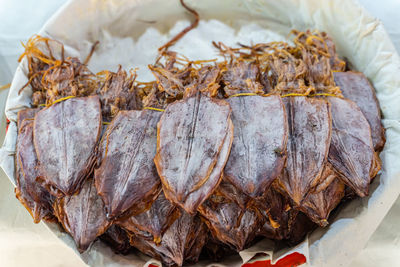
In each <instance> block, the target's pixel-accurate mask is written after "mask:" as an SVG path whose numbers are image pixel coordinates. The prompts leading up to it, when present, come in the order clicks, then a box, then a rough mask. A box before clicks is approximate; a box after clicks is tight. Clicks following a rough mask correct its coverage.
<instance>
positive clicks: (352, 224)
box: [0, 0, 400, 266]
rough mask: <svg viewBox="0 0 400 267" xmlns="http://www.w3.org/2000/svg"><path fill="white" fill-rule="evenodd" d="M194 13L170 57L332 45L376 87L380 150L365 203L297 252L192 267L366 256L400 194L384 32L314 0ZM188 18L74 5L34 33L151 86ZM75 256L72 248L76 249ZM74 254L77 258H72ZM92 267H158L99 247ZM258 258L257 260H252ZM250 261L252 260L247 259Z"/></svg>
mask: <svg viewBox="0 0 400 267" xmlns="http://www.w3.org/2000/svg"><path fill="white" fill-rule="evenodd" d="M186 3H187V4H188V5H189V6H191V7H193V8H194V9H196V10H197V11H198V12H199V13H200V17H201V18H202V21H201V22H200V25H199V27H198V28H197V29H195V30H193V31H191V32H189V33H188V34H187V35H186V36H185V37H184V38H182V39H181V40H180V41H179V42H178V43H177V44H176V45H175V46H173V47H172V48H171V50H174V51H177V52H179V53H182V54H184V55H185V56H187V57H188V58H190V59H193V60H196V59H207V58H208V59H211V58H218V54H217V51H216V50H215V49H214V48H213V47H212V45H211V41H222V42H224V43H225V44H227V45H230V46H235V45H236V44H237V43H238V42H240V43H244V44H249V43H258V42H269V41H277V40H288V39H289V40H290V37H289V32H290V30H291V29H298V30H306V29H318V30H320V31H326V32H328V34H329V35H330V36H332V37H333V39H334V41H335V43H336V46H337V50H338V52H339V54H340V56H341V57H345V58H347V59H348V60H349V61H350V62H351V63H352V66H353V67H354V68H355V69H357V70H359V71H362V72H364V73H365V75H367V77H368V78H369V79H370V80H371V82H372V83H373V84H374V86H375V88H376V91H377V97H378V99H379V101H380V104H381V109H382V112H383V116H384V120H383V123H384V126H385V128H386V139H387V143H386V146H385V149H384V151H383V152H382V153H381V159H382V163H383V166H382V172H381V174H380V176H379V177H378V178H376V179H375V180H374V182H373V184H372V185H371V190H370V192H371V193H370V196H369V197H367V198H363V199H357V200H354V201H352V202H350V203H348V204H346V205H345V206H343V207H341V208H340V210H339V211H338V212H337V213H335V214H334V215H333V218H331V219H332V220H331V223H330V225H329V226H328V227H327V228H324V229H322V228H321V229H317V230H316V231H314V232H313V233H311V234H310V235H309V236H308V238H307V239H306V240H305V241H304V242H302V243H301V244H299V245H298V246H296V247H294V248H287V249H284V250H279V251H274V248H273V244H272V243H271V242H269V241H267V240H264V241H261V242H259V243H258V244H256V245H254V246H253V247H251V248H249V249H247V250H244V251H242V252H240V257H239V256H234V257H231V258H229V259H226V260H225V261H223V262H221V263H219V264H212V263H211V262H200V263H198V264H196V265H195V266H205V265H211V264H212V265H213V266H240V265H241V264H242V263H244V262H247V261H249V260H251V259H252V258H253V256H255V254H257V253H259V252H263V253H264V255H265V256H261V258H263V259H267V258H271V259H272V262H273V263H274V262H276V261H277V260H279V259H280V258H282V257H284V256H285V255H287V254H290V253H293V252H299V253H302V254H303V255H305V256H306V258H307V264H308V265H310V266H346V265H348V264H350V263H351V260H352V258H353V257H354V256H355V255H356V254H357V253H358V252H359V251H360V250H361V249H362V248H363V247H364V245H365V244H366V242H367V241H368V239H369V238H370V236H371V235H372V233H373V232H374V231H375V229H376V228H377V226H378V225H379V223H380V222H381V221H382V219H383V217H384V216H385V214H386V213H387V212H388V210H389V209H390V207H391V206H392V204H393V202H394V201H395V200H396V198H397V196H398V195H399V192H400V179H399V178H400V165H399V164H397V163H398V162H400V160H399V159H400V123H399V119H400V105H398V104H397V103H399V101H400V76H398V73H399V71H400V58H399V56H398V55H397V54H396V52H395V49H394V47H393V44H392V43H391V41H390V39H389V37H388V35H387V33H386V32H385V30H384V29H383V26H382V24H381V23H380V22H379V21H378V20H376V19H374V18H373V17H371V16H370V15H369V14H367V13H366V11H365V10H364V9H363V8H362V7H361V6H360V5H359V4H358V3H357V2H355V1H348V0H337V1H319V0H309V1H300V0H281V1H273V0H246V1H242V0H219V1H215V0H202V1H195V0H190V1H189V0H187V1H186ZM189 19H190V17H189V14H188V13H187V12H185V10H184V9H183V8H182V7H181V6H180V4H179V1H178V0H135V1H132V0H120V1H114V0H108V1H107V0H91V1H79V0H71V1H69V2H67V3H66V4H65V5H64V6H63V8H61V9H60V10H59V11H58V12H57V13H56V14H54V16H53V17H52V18H51V19H50V20H49V21H48V22H47V23H46V25H45V26H44V27H43V29H42V30H41V31H40V32H39V34H41V35H44V36H48V37H51V38H54V39H57V40H59V41H61V42H62V43H64V44H65V47H66V55H67V56H78V57H80V58H81V59H83V58H85V57H86V55H87V54H88V53H89V50H90V48H91V46H92V44H93V43H94V42H95V41H97V40H99V41H100V46H99V47H98V49H97V50H96V52H95V54H94V55H93V57H92V59H91V61H90V63H89V68H90V69H91V70H92V71H93V72H97V71H100V70H103V69H109V70H116V69H117V67H118V64H121V65H122V66H123V67H124V68H126V69H127V68H139V70H138V74H139V80H141V81H148V80H152V79H154V78H153V77H152V75H151V73H150V72H149V71H148V70H147V64H150V63H152V62H154V60H155V57H156V55H157V48H158V47H159V46H161V45H162V44H164V43H165V42H166V41H168V40H169V39H170V38H171V37H172V36H174V35H175V34H176V33H177V32H179V31H180V30H181V29H182V28H184V27H185V26H187V25H188V24H189V21H188V20H189ZM26 74H27V66H26V61H25V60H23V61H22V62H21V64H20V65H19V67H18V68H17V71H16V74H15V76H14V79H13V83H12V86H11V89H10V94H9V97H8V100H7V104H6V116H7V117H8V118H9V119H10V120H11V123H10V126H9V130H8V133H7V136H6V139H5V142H4V144H3V147H2V148H1V151H0V160H1V167H2V168H3V170H4V171H5V172H6V174H7V175H8V177H9V178H10V180H11V182H13V183H14V184H15V179H14V158H13V154H14V151H15V142H16V135H17V132H16V125H15V120H16V118H17V112H18V110H20V109H22V108H25V107H29V106H30V96H31V94H32V92H31V90H30V88H27V89H26V90H24V91H23V93H22V94H20V95H18V90H19V89H20V88H21V87H22V86H23V85H24V84H25V83H26V82H27V78H26ZM47 226H48V227H49V228H50V230H51V231H52V232H53V233H54V234H56V235H57V236H58V237H59V238H60V239H62V240H63V241H64V242H66V243H67V244H68V245H69V246H71V247H73V248H75V245H74V242H73V240H72V239H71V238H70V236H69V235H68V234H66V233H64V232H63V231H61V229H60V228H59V226H58V225H57V224H49V223H48V224H47ZM75 250H76V249H75ZM77 253H78V252H77ZM81 257H82V259H83V260H84V261H85V262H86V263H88V264H89V265H91V266H128V265H129V266H132V265H133V266H143V265H145V266H148V264H149V263H157V261H154V260H151V259H149V258H148V257H146V256H144V255H142V254H137V255H129V256H120V255H115V254H114V253H112V252H111V250H110V249H109V248H108V247H106V246H105V245H103V244H102V243H101V242H96V243H94V245H93V246H92V247H91V248H90V250H89V251H87V252H85V253H83V254H81ZM257 257H258V258H259V259H260V256H257ZM253 260H254V259H253Z"/></svg>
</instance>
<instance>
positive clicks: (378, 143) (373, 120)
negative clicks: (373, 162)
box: [334, 71, 385, 151]
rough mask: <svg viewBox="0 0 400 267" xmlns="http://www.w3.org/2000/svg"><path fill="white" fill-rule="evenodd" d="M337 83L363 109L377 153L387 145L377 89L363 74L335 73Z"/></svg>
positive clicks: (343, 92)
mask: <svg viewBox="0 0 400 267" xmlns="http://www.w3.org/2000/svg"><path fill="white" fill-rule="evenodd" d="M334 77H335V82H336V84H337V85H338V86H340V89H341V91H342V94H343V96H344V97H346V98H348V99H350V100H352V101H354V102H355V103H356V104H357V106H358V107H359V108H360V109H361V111H362V113H363V114H364V116H365V118H366V119H367V121H368V123H369V125H370V126H371V135H372V143H373V145H374V148H375V150H376V151H381V150H382V149H383V146H384V144H385V129H384V128H383V126H382V122H381V111H380V108H379V103H378V100H377V98H376V95H375V89H374V87H373V86H372V85H371V83H370V82H369V81H368V79H367V77H365V75H364V74H363V73H361V72H354V71H346V72H335V73H334Z"/></svg>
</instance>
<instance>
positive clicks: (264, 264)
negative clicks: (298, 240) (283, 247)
mask: <svg viewBox="0 0 400 267" xmlns="http://www.w3.org/2000/svg"><path fill="white" fill-rule="evenodd" d="M306 261H307V260H306V257H305V256H304V255H303V254H300V253H297V252H294V253H292V254H289V255H287V256H286V257H284V258H282V259H280V260H279V261H277V262H276V263H275V264H271V260H266V261H256V262H253V263H246V264H243V265H242V267H296V266H299V265H301V264H304V263H306Z"/></svg>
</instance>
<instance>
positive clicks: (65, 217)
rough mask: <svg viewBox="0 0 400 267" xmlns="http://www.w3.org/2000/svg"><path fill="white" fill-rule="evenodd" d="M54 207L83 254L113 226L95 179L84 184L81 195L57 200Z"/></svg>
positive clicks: (55, 212)
mask: <svg viewBox="0 0 400 267" xmlns="http://www.w3.org/2000/svg"><path fill="white" fill-rule="evenodd" d="M53 207H54V214H55V215H56V216H57V218H58V220H59V221H60V223H61V224H62V225H63V227H64V229H65V230H66V231H67V232H68V233H70V234H71V236H72V237H73V239H74V240H75V243H76V245H77V247H78V250H79V252H81V253H82V252H84V251H85V250H87V249H88V248H89V246H90V245H91V244H92V243H93V241H94V240H95V239H96V238H97V237H98V236H100V235H102V234H103V233H104V232H105V231H106V230H107V228H108V227H109V226H110V225H111V223H110V222H109V221H108V220H107V218H106V214H105V212H104V204H103V201H102V200H101V198H100V196H99V195H98V194H97V191H96V187H95V186H94V180H93V178H90V179H87V180H86V181H85V182H84V184H83V186H82V189H81V190H80V191H79V193H77V194H74V195H72V196H65V197H63V198H58V199H56V200H55V202H54V205H53Z"/></svg>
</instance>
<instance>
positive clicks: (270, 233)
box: [257, 184, 298, 240]
mask: <svg viewBox="0 0 400 267" xmlns="http://www.w3.org/2000/svg"><path fill="white" fill-rule="evenodd" d="M257 207H258V208H259V210H260V211H261V212H262V214H263V216H264V217H265V223H264V224H263V226H262V227H261V228H260V229H259V231H258V234H259V235H262V236H264V237H266V238H270V239H274V240H284V239H287V238H288V237H289V234H290V230H291V227H292V224H293V223H294V220H295V218H296V216H297V214H298V211H297V210H296V209H294V208H293V206H292V203H291V200H290V197H289V196H288V195H287V194H286V193H285V192H282V193H281V192H279V191H278V190H276V189H275V184H274V185H273V186H271V187H270V188H269V189H268V190H267V191H266V192H265V195H264V196H263V197H262V198H259V199H258V201H257Z"/></svg>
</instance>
